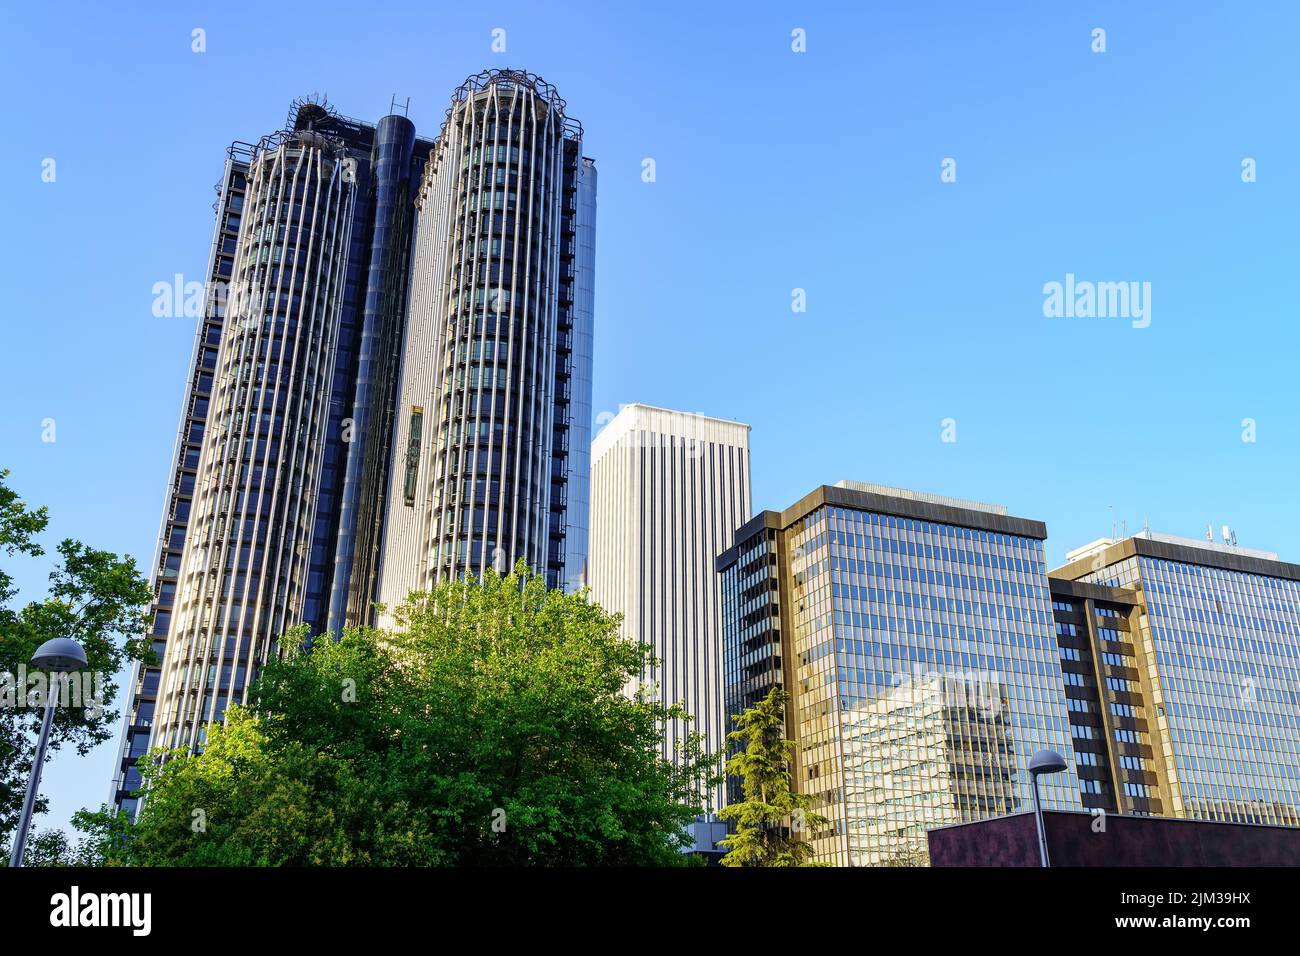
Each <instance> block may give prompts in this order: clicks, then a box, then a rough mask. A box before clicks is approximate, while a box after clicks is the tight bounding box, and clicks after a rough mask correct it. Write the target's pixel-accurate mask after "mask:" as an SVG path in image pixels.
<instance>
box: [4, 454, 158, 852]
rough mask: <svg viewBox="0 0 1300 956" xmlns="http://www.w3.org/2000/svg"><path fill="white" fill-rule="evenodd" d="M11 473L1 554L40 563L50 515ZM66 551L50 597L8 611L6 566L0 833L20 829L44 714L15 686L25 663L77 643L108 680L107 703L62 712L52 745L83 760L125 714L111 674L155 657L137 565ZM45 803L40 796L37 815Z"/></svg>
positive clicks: (77, 549) (69, 544) (82, 548)
mask: <svg viewBox="0 0 1300 956" xmlns="http://www.w3.org/2000/svg"><path fill="white" fill-rule="evenodd" d="M8 475H9V472H7V471H0V553H2V554H4V555H5V556H7V557H14V556H15V555H27V556H29V557H39V556H41V555H43V554H44V553H45V550H44V548H43V547H42V546H41V544H40V543H39V541H38V540H37V538H38V536H39V535H40V534H41V533H42V532H43V531H44V530H45V529H46V526H47V525H48V524H49V514H48V511H47V509H45V508H34V509H33V508H30V507H28V505H27V504H26V503H25V502H23V500H22V499H21V498H20V497H19V495H18V493H17V492H16V491H14V490H13V489H11V488H10V487H9V486H8V484H7V482H6V480H5V479H6V478H7V477H8ZM58 553H59V556H60V561H59V563H58V565H57V566H56V567H55V568H54V570H53V571H52V572H51V573H50V587H49V594H48V596H46V597H45V599H44V600H42V601H32V602H29V603H28V604H27V605H26V606H24V607H22V608H21V609H18V610H15V609H13V608H12V607H11V606H10V604H11V602H12V601H13V599H14V598H15V597H16V596H17V588H16V587H15V586H14V582H13V577H12V576H11V575H10V574H8V573H7V572H5V571H4V570H3V569H0V673H3V674H5V675H8V676H7V678H6V679H5V683H4V700H3V703H0V834H6V833H11V832H12V831H13V830H14V828H15V827H16V826H17V824H18V817H19V814H20V813H21V812H22V803H23V797H24V795H25V793H26V790H27V776H28V773H29V772H30V770H31V765H32V760H33V759H34V757H35V754H36V735H37V733H38V732H39V730H40V724H41V719H42V717H43V709H42V707H40V706H24V704H25V703H26V702H27V701H26V694H27V690H28V688H27V687H26V686H18V684H17V677H18V673H19V668H20V666H24V667H25V666H26V665H27V663H28V662H29V661H30V660H31V657H32V653H33V652H34V651H35V650H36V648H38V647H40V646H41V645H42V644H44V643H45V642H46V641H48V640H50V639H51V638H54V637H70V638H73V639H74V640H76V641H78V642H79V643H80V644H81V646H82V647H84V648H85V649H86V661H87V668H86V672H87V673H89V674H91V675H101V676H100V680H101V683H100V685H99V686H100V688H101V692H102V699H101V700H100V701H99V702H98V706H89V707H86V706H83V707H59V708H58V709H57V710H56V711H55V716H54V726H53V729H52V731H51V734H50V749H49V754H50V757H52V756H53V754H54V753H55V752H57V751H58V750H59V749H60V748H61V747H63V746H64V745H65V744H66V745H70V746H72V747H74V748H75V749H76V751H77V753H78V754H80V755H83V756H84V755H85V754H86V753H87V752H88V751H89V750H90V749H91V748H92V747H94V746H96V745H98V744H100V743H103V742H104V741H105V740H108V739H109V738H110V737H112V735H113V733H114V732H115V730H116V725H117V717H118V715H117V714H116V713H115V712H114V711H112V710H111V709H110V708H109V705H110V704H112V703H113V701H114V699H115V698H116V696H117V689H116V687H114V686H113V684H112V682H111V678H112V676H113V675H114V674H116V673H117V672H118V671H119V670H120V669H121V668H122V666H123V664H124V663H125V662H126V660H127V659H128V658H136V659H144V658H147V657H150V656H152V651H150V650H148V644H147V642H146V641H145V640H144V639H143V638H141V637H140V635H141V634H142V632H143V630H144V626H145V614H144V610H145V608H146V606H147V605H148V604H149V601H150V600H151V597H152V594H151V592H150V589H149V583H148V581H146V580H145V579H144V578H143V577H142V576H141V575H140V574H139V573H138V571H137V570H136V565H135V560H134V559H133V558H130V557H120V558H119V557H118V556H117V555H115V554H111V553H109V552H107V551H97V550H95V549H93V548H89V547H87V546H86V545H84V544H82V543H81V542H79V541H73V540H71V539H66V540H64V541H62V542H60V544H59V545H58ZM41 703H42V705H43V703H44V702H43V700H42V701H41ZM46 804H47V801H46V800H45V799H44V798H40V799H38V801H37V804H36V806H37V811H38V812H40V811H43V810H44V809H45V808H46ZM51 839H53V838H51Z"/></svg>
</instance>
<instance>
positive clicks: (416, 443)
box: [402, 406, 424, 506]
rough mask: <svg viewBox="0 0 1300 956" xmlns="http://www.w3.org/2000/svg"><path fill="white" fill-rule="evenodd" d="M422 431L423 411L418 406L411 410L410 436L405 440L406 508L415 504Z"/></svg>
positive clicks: (404, 484) (404, 491)
mask: <svg viewBox="0 0 1300 956" xmlns="http://www.w3.org/2000/svg"><path fill="white" fill-rule="evenodd" d="M423 430H424V409H423V408H420V407H419V406H412V408H411V434H410V437H409V438H407V440H406V480H405V482H404V483H403V488H402V495H403V497H404V498H405V499H406V504H407V506H414V504H415V480H416V477H417V476H418V475H419V473H420V435H421V433H422V432H423Z"/></svg>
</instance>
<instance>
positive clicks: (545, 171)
mask: <svg viewBox="0 0 1300 956" xmlns="http://www.w3.org/2000/svg"><path fill="white" fill-rule="evenodd" d="M595 193H596V169H595V165H594V164H593V162H592V161H591V160H590V159H587V158H584V157H583V155H582V126H581V125H580V124H579V123H578V122H577V121H576V120H574V119H573V118H572V117H570V116H569V115H568V114H567V111H566V106H565V102H564V100H562V99H561V98H560V96H559V94H558V93H557V91H556V89H555V87H553V86H551V85H550V84H548V83H546V82H545V81H543V80H542V79H541V78H539V77H537V76H534V75H532V74H530V73H525V72H522V71H518V70H490V71H486V72H484V73H480V74H478V75H476V76H472V77H470V78H469V79H468V80H466V81H465V83H464V84H462V85H461V86H460V87H459V88H458V89H457V90H456V92H455V94H454V95H453V97H452V103H451V108H450V109H449V110H448V112H447V119H446V122H445V123H444V124H443V127H442V130H441V132H440V134H439V136H438V140H437V143H436V144H435V146H434V149H433V152H432V154H431V155H430V157H429V163H428V166H427V167H426V169H425V173H424V178H423V181H422V182H421V185H420V189H419V198H418V207H419V223H418V226H417V229H416V236H415V248H414V256H413V265H412V280H411V294H410V304H409V311H408V319H407V335H406V341H405V346H404V350H403V354H402V365H401V384H400V390H399V398H398V404H397V422H396V428H395V431H394V449H393V450H394V457H395V459H396V460H397V462H398V464H397V465H396V467H394V469H393V470H392V473H391V475H390V478H389V485H388V492H387V500H388V501H389V508H388V516H387V523H386V526H385V531H384V544H383V554H382V563H381V569H380V586H379V590H380V600H381V601H382V602H383V603H384V604H386V605H387V606H389V607H390V608H391V607H393V606H395V605H397V604H400V603H401V601H402V600H403V599H404V598H405V597H406V595H407V593H408V592H410V591H411V590H416V589H427V588H430V587H432V586H433V585H434V584H436V583H437V582H438V581H442V580H447V579H455V578H459V577H462V576H463V575H465V574H467V573H468V574H478V573H481V572H483V571H484V570H486V569H489V568H493V567H495V568H497V569H498V570H506V569H508V568H509V567H510V566H512V565H513V564H514V563H515V562H516V561H518V560H521V559H522V560H523V561H525V562H527V564H528V565H529V566H530V567H532V568H534V569H536V570H538V571H539V572H544V573H545V574H546V576H547V581H548V583H549V584H550V585H551V586H559V585H566V586H575V585H577V584H578V583H579V582H580V581H581V579H582V575H583V573H584V568H583V565H584V562H585V557H586V548H587V541H586V539H587V530H586V524H587V514H586V512H587V483H588V474H587V465H588V457H587V448H588V445H589V442H590V430H591V423H590V417H591V358H592V351H591V349H592V321H593V300H592V295H593V283H592V276H593V269H594V255H595Z"/></svg>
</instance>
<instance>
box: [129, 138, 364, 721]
mask: <svg viewBox="0 0 1300 956" xmlns="http://www.w3.org/2000/svg"><path fill="white" fill-rule="evenodd" d="M354 202H355V166H354V165H353V164H352V163H351V162H349V160H348V157H347V154H346V150H345V149H344V148H343V147H342V146H340V145H339V144H338V143H336V142H334V141H332V140H330V139H329V138H328V137H324V136H321V135H320V134H317V133H314V132H309V131H303V132H289V133H284V134H280V135H277V136H274V137H269V138H267V139H264V140H263V141H262V142H261V143H259V144H258V146H257V147H256V149H255V150H254V152H253V155H252V156H251V158H250V161H249V166H248V190H247V195H246V197H245V207H244V222H243V227H242V229H241V230H240V234H239V241H238V245H237V248H236V253H235V259H234V275H233V276H232V283H231V287H230V296H229V301H228V307H227V316H226V325H225V330H224V334H223V336H222V341H221V348H220V351H219V354H218V358H217V368H216V374H215V377H214V381H213V389H212V398H211V412H210V416H209V420H208V428H207V435H206V438H205V441H204V443H203V451H202V455H201V457H200V461H199V467H198V474H197V481H196V486H195V495H194V504H193V511H192V515H191V521H190V530H189V538H188V542H187V547H186V551H185V562H184V564H183V566H182V568H181V580H180V582H179V597H178V602H177V607H176V621H175V624H174V627H173V631H172V636H171V641H170V643H171V645H172V646H171V653H170V654H169V655H168V660H167V663H166V665H165V667H164V669H163V687H162V694H161V703H162V705H161V707H160V708H159V712H158V724H157V727H156V730H155V735H154V744H155V745H164V746H179V747H193V746H195V745H196V744H199V743H201V742H202V739H203V736H204V733H203V728H204V725H205V724H206V723H207V722H209V721H214V720H219V719H221V717H222V715H223V714H224V712H225V709H226V707H227V706H228V705H229V704H230V703H232V702H239V701H243V700H244V699H245V697H246V694H247V688H248V675H249V673H250V671H252V670H255V669H256V667H257V666H258V665H259V664H261V663H262V662H264V661H265V660H266V657H267V655H268V653H270V650H271V648H272V647H273V646H274V643H275V641H276V639H277V638H278V637H279V636H280V635H281V634H282V633H283V631H284V630H285V628H286V627H287V626H291V625H293V624H296V623H298V622H299V621H300V620H301V614H302V608H303V600H304V595H305V592H306V588H307V569H308V563H309V557H310V555H309V549H310V544H311V534H310V532H311V529H312V526H313V520H314V517H315V506H316V492H317V485H318V482H319V478H320V467H321V453H322V449H323V447H324V440H325V427H326V422H327V419H328V403H329V396H330V387H331V384H332V377H333V371H334V359H335V345H336V340H337V337H338V332H339V313H340V309H341V305H342V299H343V295H344V278H345V273H346V265H347V255H348V243H349V239H350V230H351V224H352V206H353V203H354Z"/></svg>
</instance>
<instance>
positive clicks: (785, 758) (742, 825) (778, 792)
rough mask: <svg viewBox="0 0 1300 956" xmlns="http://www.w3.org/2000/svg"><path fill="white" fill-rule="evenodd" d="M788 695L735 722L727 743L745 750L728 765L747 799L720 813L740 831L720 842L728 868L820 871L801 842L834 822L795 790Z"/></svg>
mask: <svg viewBox="0 0 1300 956" xmlns="http://www.w3.org/2000/svg"><path fill="white" fill-rule="evenodd" d="M788 699H789V697H788V695H787V694H786V692H785V691H784V690H782V689H781V688H779V687H773V688H772V690H771V691H770V692H769V693H768V695H767V697H765V698H764V699H763V700H761V701H760V702H759V703H758V704H756V705H755V706H754V707H751V708H750V709H749V710H747V711H745V712H744V713H743V714H741V715H740V716H739V717H736V718H734V720H735V722H736V729H735V730H733V731H732V732H731V733H730V734H728V735H727V739H728V740H729V741H731V742H732V743H734V744H736V745H738V746H739V747H741V748H742V749H741V750H739V751H738V752H737V753H735V754H734V755H733V756H732V757H731V758H730V759H729V760H728V761H727V773H728V774H730V775H731V776H733V777H739V778H741V780H742V782H743V790H744V795H745V799H744V800H743V801H741V802H740V803H733V804H730V805H729V806H726V807H723V809H722V811H721V812H720V813H719V814H718V815H719V816H720V817H722V819H724V820H734V821H736V832H735V833H733V834H732V835H731V836H729V837H727V838H726V839H724V840H720V841H719V843H720V845H722V846H725V847H726V848H727V854H726V856H724V857H723V858H722V865H723V866H817V865H819V864H817V863H816V862H815V861H814V860H813V857H814V855H815V851H814V849H813V846H812V844H811V843H808V842H807V841H806V840H803V839H801V838H800V836H799V834H800V833H802V832H804V831H811V830H817V829H819V828H821V827H824V826H826V824H827V823H828V822H829V821H828V820H827V819H826V818H825V817H823V816H821V815H820V814H817V813H813V812H812V809H811V807H812V798H811V797H810V796H808V795H807V794H802V793H794V792H792V791H791V789H790V758H791V755H792V754H793V752H794V742H793V741H790V740H786V739H785V738H784V737H783V734H784V732H785V705H786V702H787V700H788Z"/></svg>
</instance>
